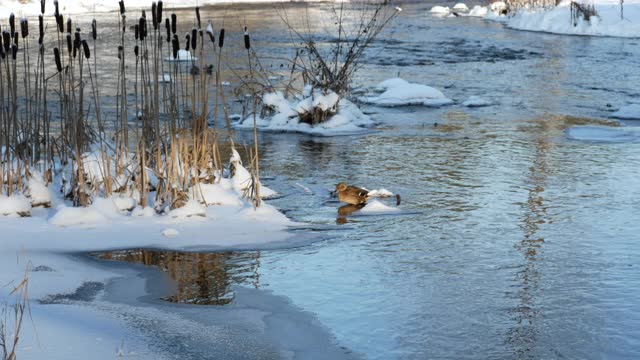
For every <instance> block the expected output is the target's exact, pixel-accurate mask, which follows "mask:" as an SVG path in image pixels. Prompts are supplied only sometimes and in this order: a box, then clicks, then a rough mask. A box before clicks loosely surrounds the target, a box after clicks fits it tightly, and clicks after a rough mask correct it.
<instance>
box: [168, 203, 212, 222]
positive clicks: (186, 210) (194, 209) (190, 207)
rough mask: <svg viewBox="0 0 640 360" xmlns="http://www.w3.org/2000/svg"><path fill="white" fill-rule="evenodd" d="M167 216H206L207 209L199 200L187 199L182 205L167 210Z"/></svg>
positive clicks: (182, 217) (181, 217)
mask: <svg viewBox="0 0 640 360" xmlns="http://www.w3.org/2000/svg"><path fill="white" fill-rule="evenodd" d="M169 216H170V217H172V218H180V219H184V218H190V217H193V216H200V217H206V216H207V210H206V209H205V207H204V206H202V204H200V202H199V201H196V200H189V201H187V203H186V204H184V206H183V207H180V208H177V209H173V210H171V211H169Z"/></svg>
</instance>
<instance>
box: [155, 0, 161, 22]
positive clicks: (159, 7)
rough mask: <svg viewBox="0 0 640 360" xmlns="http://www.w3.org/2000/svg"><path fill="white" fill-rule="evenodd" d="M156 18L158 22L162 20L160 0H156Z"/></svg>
mask: <svg viewBox="0 0 640 360" xmlns="http://www.w3.org/2000/svg"><path fill="white" fill-rule="evenodd" d="M156 19H158V22H161V21H162V0H160V1H158V6H157V7H156Z"/></svg>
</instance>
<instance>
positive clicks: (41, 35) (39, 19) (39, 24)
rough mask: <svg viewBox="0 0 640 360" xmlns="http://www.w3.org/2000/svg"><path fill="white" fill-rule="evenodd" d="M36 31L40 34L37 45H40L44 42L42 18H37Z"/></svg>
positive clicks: (40, 16)
mask: <svg viewBox="0 0 640 360" xmlns="http://www.w3.org/2000/svg"><path fill="white" fill-rule="evenodd" d="M38 30H39V33H40V37H39V38H38V44H40V45H42V42H43V41H44V16H42V15H39V16H38Z"/></svg>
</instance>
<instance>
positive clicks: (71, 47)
mask: <svg viewBox="0 0 640 360" xmlns="http://www.w3.org/2000/svg"><path fill="white" fill-rule="evenodd" d="M72 50H73V46H72V44H71V34H70V33H67V52H68V53H69V55H71V51H72Z"/></svg>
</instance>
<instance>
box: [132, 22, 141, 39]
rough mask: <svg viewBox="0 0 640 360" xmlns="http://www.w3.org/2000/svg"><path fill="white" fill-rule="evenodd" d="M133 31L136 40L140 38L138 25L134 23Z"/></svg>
mask: <svg viewBox="0 0 640 360" xmlns="http://www.w3.org/2000/svg"><path fill="white" fill-rule="evenodd" d="M133 33H134V34H135V38H136V41H137V40H138V39H139V38H140V26H139V25H138V24H135V25H134V26H133Z"/></svg>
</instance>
